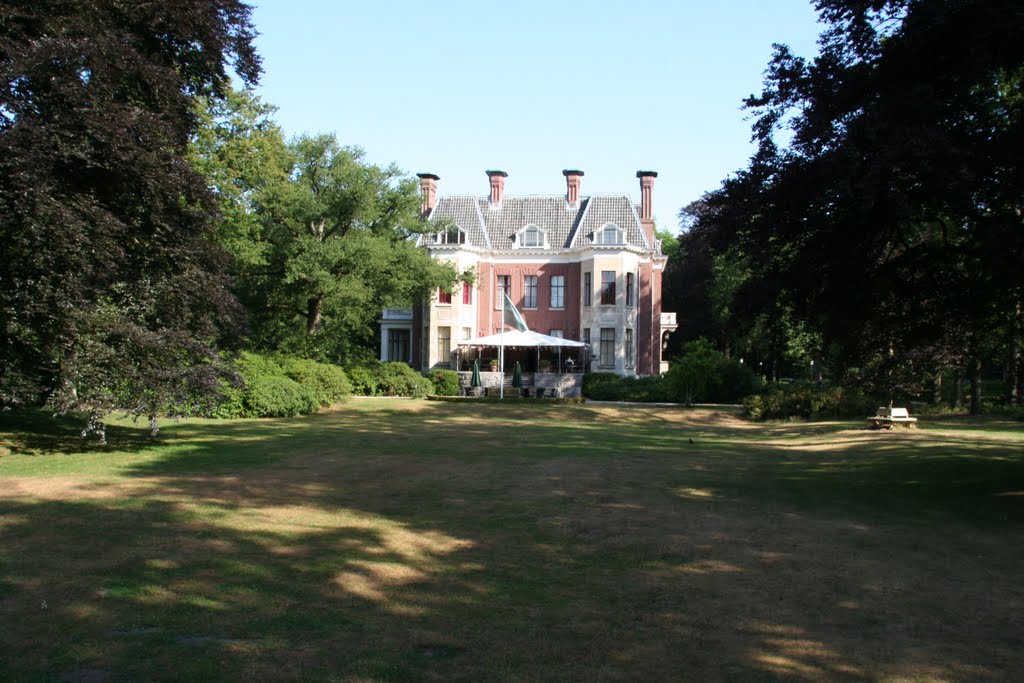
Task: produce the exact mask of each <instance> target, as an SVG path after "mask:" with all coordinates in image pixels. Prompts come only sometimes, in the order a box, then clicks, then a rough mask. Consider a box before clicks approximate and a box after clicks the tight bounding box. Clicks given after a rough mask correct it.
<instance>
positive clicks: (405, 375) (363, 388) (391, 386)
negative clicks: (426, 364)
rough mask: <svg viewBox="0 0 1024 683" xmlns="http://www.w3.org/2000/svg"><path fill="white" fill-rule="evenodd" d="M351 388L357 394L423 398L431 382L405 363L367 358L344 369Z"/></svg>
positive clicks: (430, 386)
mask: <svg viewBox="0 0 1024 683" xmlns="http://www.w3.org/2000/svg"><path fill="white" fill-rule="evenodd" d="M345 370H346V372H347V373H348V376H349V379H350V380H351V381H352V390H353V391H354V392H355V393H356V394H357V395H359V396H409V397H412V398H423V397H424V396H426V395H427V394H429V393H430V392H432V391H433V390H434V385H433V383H432V382H431V381H430V380H429V379H427V378H426V377H424V376H423V375H421V374H419V373H418V372H416V371H415V370H413V369H412V368H411V367H409V366H408V365H406V364H405V363H381V362H380V361H378V360H369V361H366V362H364V363H361V364H360V365H354V366H349V367H347V368H346V369H345Z"/></svg>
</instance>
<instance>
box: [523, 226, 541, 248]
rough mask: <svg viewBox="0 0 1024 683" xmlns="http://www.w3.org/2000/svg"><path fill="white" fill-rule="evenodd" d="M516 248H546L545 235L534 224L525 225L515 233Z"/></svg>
mask: <svg viewBox="0 0 1024 683" xmlns="http://www.w3.org/2000/svg"><path fill="white" fill-rule="evenodd" d="M516 248H517V249H546V248H547V235H546V234H545V232H544V231H543V230H541V229H540V228H538V227H537V226H536V225H527V226H526V227H525V228H523V229H522V230H520V231H519V234H518V235H516Z"/></svg>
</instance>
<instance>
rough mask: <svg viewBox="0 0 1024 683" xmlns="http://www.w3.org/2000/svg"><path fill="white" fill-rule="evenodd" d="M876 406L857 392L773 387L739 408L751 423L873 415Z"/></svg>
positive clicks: (785, 386) (753, 396)
mask: <svg viewBox="0 0 1024 683" xmlns="http://www.w3.org/2000/svg"><path fill="white" fill-rule="evenodd" d="M877 403H878V402H877V401H876V400H874V399H872V398H871V397H869V396H868V395H867V394H865V393H864V392H863V391H861V390H859V389H844V388H842V387H823V388H819V387H816V386H813V385H811V384H773V385H771V386H770V387H769V388H768V389H767V390H765V391H764V392H763V393H760V394H753V395H751V396H747V397H746V398H745V399H743V409H744V411H745V412H746V414H747V415H748V416H749V417H750V418H751V419H753V420H785V419H788V418H792V417H798V418H804V419H809V418H823V417H834V418H844V417H866V416H868V415H873V414H874V412H875V408H876V407H877Z"/></svg>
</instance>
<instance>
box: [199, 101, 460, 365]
mask: <svg viewBox="0 0 1024 683" xmlns="http://www.w3.org/2000/svg"><path fill="white" fill-rule="evenodd" d="M272 114H273V107H270V106H268V105H266V104H264V103H263V102H261V101H260V100H259V98H257V97H255V96H254V95H253V94H252V93H248V92H235V93H232V94H231V96H230V97H229V98H228V99H227V100H226V101H224V102H221V103H213V106H206V107H205V108H203V109H202V110H201V118H202V119H203V121H204V126H203V128H202V130H201V131H200V132H199V134H198V135H197V136H196V138H195V141H194V143H193V155H192V158H193V164H194V165H195V166H196V168H199V169H200V170H201V171H202V172H203V174H204V175H205V176H206V178H207V180H208V182H209V183H210V184H211V186H212V187H214V188H215V189H216V191H217V195H218V197H219V198H220V201H221V205H222V215H223V220H222V222H221V227H220V229H219V233H218V234H219V239H220V240H221V242H222V244H224V245H225V246H226V247H227V248H228V249H229V251H231V253H232V254H233V255H234V257H235V260H234V268H235V272H236V280H237V289H238V294H239V297H240V298H241V299H242V301H243V302H244V303H245V304H246V307H247V309H248V312H249V320H250V323H251V337H250V338H251V342H252V343H253V344H254V345H256V346H258V347H261V348H266V349H274V350H284V351H288V352H291V353H297V354H300V355H304V356H308V357H311V358H316V359H322V360H331V361H334V362H352V361H355V360H359V359H361V358H363V357H365V356H369V355H374V354H375V353H376V350H377V344H376V342H375V334H376V325H375V322H376V320H377V319H378V318H379V316H380V313H381V310H382V308H384V307H389V306H408V305H411V304H412V303H413V301H415V300H416V299H417V298H419V297H423V296H425V295H426V294H427V293H428V292H430V291H431V290H434V289H436V288H437V287H445V288H450V287H451V285H452V284H453V282H454V281H455V280H456V279H457V274H456V273H455V271H454V270H453V269H452V268H451V267H449V266H447V265H446V264H444V263H440V262H438V261H435V260H433V259H431V258H430V256H429V255H428V254H427V253H426V252H425V251H424V250H422V249H419V248H417V247H416V245H415V240H414V238H415V236H416V235H418V234H419V233H421V232H424V231H426V230H432V229H434V228H432V227H431V226H430V225H429V224H428V223H426V222H425V221H424V220H422V218H421V217H420V215H419V210H420V198H419V195H418V189H417V188H418V185H417V183H416V181H415V180H414V179H412V178H410V177H408V176H405V175H404V174H402V173H401V172H400V171H399V170H398V169H397V168H396V167H395V166H393V165H392V166H387V167H381V166H378V165H375V164H372V163H369V162H368V161H367V160H366V158H365V154H364V152H363V151H362V150H361V149H359V148H357V147H345V146H342V145H340V144H339V143H338V141H337V138H336V137H335V136H334V135H332V134H324V135H303V136H300V137H298V138H296V139H294V140H292V141H290V142H285V140H284V135H283V131H282V130H281V129H280V128H279V127H278V126H276V125H275V124H274V122H273V118H272Z"/></svg>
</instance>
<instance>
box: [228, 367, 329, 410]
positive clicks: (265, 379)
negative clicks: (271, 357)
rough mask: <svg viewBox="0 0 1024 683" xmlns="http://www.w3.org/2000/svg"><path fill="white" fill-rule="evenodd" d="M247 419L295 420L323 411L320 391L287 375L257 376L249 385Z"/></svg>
mask: <svg viewBox="0 0 1024 683" xmlns="http://www.w3.org/2000/svg"><path fill="white" fill-rule="evenodd" d="M245 405H246V408H247V415H246V417H294V416H296V415H304V414H306V413H312V412H315V411H316V410H318V409H319V408H320V402H319V401H318V400H317V395H316V391H315V390H314V389H313V388H312V387H308V386H303V385H301V384H299V383H298V382H296V381H295V380H293V379H291V378H290V377H285V376H284V375H256V376H254V377H251V378H249V379H247V380H246V383H245Z"/></svg>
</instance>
